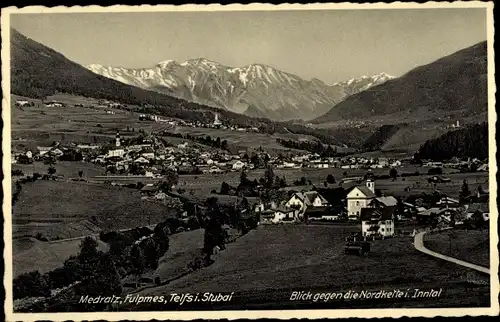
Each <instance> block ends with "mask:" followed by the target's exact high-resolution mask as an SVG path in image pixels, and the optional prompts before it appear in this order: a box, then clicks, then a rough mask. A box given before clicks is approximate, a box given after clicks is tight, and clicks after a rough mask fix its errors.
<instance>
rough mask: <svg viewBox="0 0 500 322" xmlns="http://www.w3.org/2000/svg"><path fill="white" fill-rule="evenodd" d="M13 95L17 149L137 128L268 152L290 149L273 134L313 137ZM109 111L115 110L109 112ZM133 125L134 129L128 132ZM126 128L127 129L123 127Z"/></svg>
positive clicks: (65, 98)
mask: <svg viewBox="0 0 500 322" xmlns="http://www.w3.org/2000/svg"><path fill="white" fill-rule="evenodd" d="M17 99H26V98H23V97H19V96H15V95H14V96H13V97H12V108H11V120H12V122H11V124H12V125H11V126H12V131H11V132H12V134H11V135H12V145H13V147H14V148H19V149H26V148H30V149H35V148H36V146H37V145H50V144H51V143H52V142H53V141H57V142H66V143H69V142H78V143H102V142H108V141H109V140H111V139H113V138H114V137H115V134H116V132H117V131H119V132H120V135H121V136H122V137H127V136H134V135H137V133H138V131H139V129H143V130H145V131H146V132H153V131H154V132H159V131H162V130H167V131H169V132H177V133H182V134H191V135H204V136H207V135H210V136H211V137H212V138H216V137H220V139H221V140H227V141H228V144H229V147H230V148H231V149H232V150H236V151H237V150H239V149H257V148H259V147H262V148H263V149H265V150H267V151H268V152H269V153H271V154H274V153H278V152H286V151H293V150H291V149H288V148H285V147H283V146H281V145H279V144H278V143H277V142H276V139H277V138H283V139H294V140H298V139H311V140H312V139H314V138H313V137H310V136H306V135H294V134H276V135H268V134H262V133H246V132H240V131H230V130H218V129H210V128H192V127H182V126H179V127H176V128H175V129H174V128H172V127H171V126H170V125H168V124H165V123H157V122H149V121H139V113H136V112H134V111H133V110H134V109H135V108H136V107H134V106H129V108H130V109H131V110H129V111H126V110H120V109H113V108H108V107H98V102H97V101H96V100H93V99H89V98H85V97H78V96H73V95H65V94H59V95H54V96H51V97H48V98H47V100H57V101H60V102H63V103H66V104H68V106H65V107H51V108H49V107H46V106H44V105H43V104H42V102H41V101H40V100H35V99H28V100H29V101H33V102H35V106H33V107H22V108H20V107H16V106H14V103H15V101H16V100H17ZM74 104H83V105H84V106H90V105H92V106H94V107H93V108H87V107H85V108H84V107H75V106H74ZM108 111H111V112H113V113H115V114H109V113H108ZM132 128H134V132H131V131H132V130H131V129H132ZM127 129H128V130H127ZM164 139H166V140H167V141H169V142H171V143H172V144H178V143H181V142H180V141H185V140H183V139H178V138H169V137H164ZM295 151H296V150H295Z"/></svg>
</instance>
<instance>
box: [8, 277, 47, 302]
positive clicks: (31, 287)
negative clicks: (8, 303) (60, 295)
mask: <svg viewBox="0 0 500 322" xmlns="http://www.w3.org/2000/svg"><path fill="white" fill-rule="evenodd" d="M12 286H13V297H14V299H19V298H24V297H34V296H45V297H47V296H50V287H49V283H48V281H47V279H46V277H45V276H43V275H42V274H40V272H39V271H33V272H29V273H25V274H21V275H19V276H18V277H16V278H15V279H14V280H13V285H12Z"/></svg>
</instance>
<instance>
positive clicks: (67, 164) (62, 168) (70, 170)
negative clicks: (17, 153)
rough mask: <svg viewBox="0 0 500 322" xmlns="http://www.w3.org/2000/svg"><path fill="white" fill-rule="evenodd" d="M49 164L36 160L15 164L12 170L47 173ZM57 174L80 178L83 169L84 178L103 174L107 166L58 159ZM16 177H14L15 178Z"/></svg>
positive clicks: (31, 173)
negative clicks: (79, 174) (79, 173)
mask: <svg viewBox="0 0 500 322" xmlns="http://www.w3.org/2000/svg"><path fill="white" fill-rule="evenodd" d="M48 168H49V166H48V165H46V164H45V163H43V162H38V161H35V162H33V163H32V164H13V165H12V170H21V171H22V172H23V173H24V175H25V176H32V175H33V173H40V174H42V175H43V174H46V173H47V170H48ZM54 168H56V173H55V175H57V176H64V178H65V179H70V178H78V172H79V171H83V176H82V178H83V179H87V178H92V177H94V176H101V175H104V173H105V168H104V167H103V166H100V165H95V164H93V163H90V162H73V161H57V162H56V164H55V165H54ZM14 179H15V177H13V180H14Z"/></svg>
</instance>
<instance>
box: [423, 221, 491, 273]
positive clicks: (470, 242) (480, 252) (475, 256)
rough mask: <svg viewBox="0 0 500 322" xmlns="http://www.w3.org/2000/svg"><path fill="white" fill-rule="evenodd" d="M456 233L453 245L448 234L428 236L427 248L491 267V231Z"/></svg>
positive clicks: (458, 231)
mask: <svg viewBox="0 0 500 322" xmlns="http://www.w3.org/2000/svg"><path fill="white" fill-rule="evenodd" d="M454 233H455V234H456V237H455V238H453V239H452V240H451V243H450V237H449V235H448V234H446V233H437V234H426V235H424V242H425V247H427V248H429V249H431V250H433V251H435V252H438V253H441V254H444V255H448V256H451V257H455V258H457V259H461V260H464V261H466V262H470V263H473V264H476V265H481V266H484V267H490V247H489V246H490V239H489V230H484V231H481V230H467V231H465V230H456V231H454ZM450 244H451V251H450Z"/></svg>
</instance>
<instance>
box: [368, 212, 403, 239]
mask: <svg viewBox="0 0 500 322" xmlns="http://www.w3.org/2000/svg"><path fill="white" fill-rule="evenodd" d="M395 209H396V207H387V208H363V209H362V210H361V215H360V219H361V234H362V235H363V236H364V237H369V236H372V235H381V236H383V237H389V236H393V235H394V211H395Z"/></svg>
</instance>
